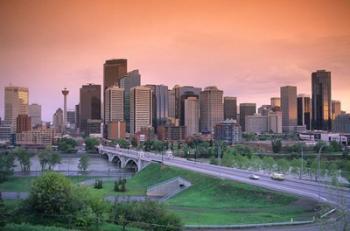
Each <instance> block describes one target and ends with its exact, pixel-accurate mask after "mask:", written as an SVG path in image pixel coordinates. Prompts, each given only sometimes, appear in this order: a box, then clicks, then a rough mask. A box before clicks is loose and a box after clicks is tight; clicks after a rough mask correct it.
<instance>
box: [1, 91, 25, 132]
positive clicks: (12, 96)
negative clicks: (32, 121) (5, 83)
mask: <svg viewBox="0 0 350 231" xmlns="http://www.w3.org/2000/svg"><path fill="white" fill-rule="evenodd" d="M28 101H29V92H28V88H25V87H14V86H9V87H5V110H4V111H5V121H6V123H8V124H10V126H11V131H12V132H15V131H16V126H17V116H18V115H27V114H28Z"/></svg>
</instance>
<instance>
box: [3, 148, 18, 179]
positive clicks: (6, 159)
mask: <svg viewBox="0 0 350 231" xmlns="http://www.w3.org/2000/svg"><path fill="white" fill-rule="evenodd" d="M14 162H15V157H14V155H13V154H12V153H9V152H5V153H1V154H0V182H4V181H5V180H7V177H8V176H10V175H12V174H13V167H14V166H15V165H14Z"/></svg>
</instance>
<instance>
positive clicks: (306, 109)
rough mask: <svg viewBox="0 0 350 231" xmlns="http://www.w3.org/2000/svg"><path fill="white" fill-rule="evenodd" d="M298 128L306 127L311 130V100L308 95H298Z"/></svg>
mask: <svg viewBox="0 0 350 231" xmlns="http://www.w3.org/2000/svg"><path fill="white" fill-rule="evenodd" d="M297 101H298V106H297V107H298V110H297V111H298V126H305V127H306V129H307V130H310V129H311V98H310V96H308V95H304V94H299V95H298V99H297Z"/></svg>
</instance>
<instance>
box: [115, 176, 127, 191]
mask: <svg viewBox="0 0 350 231" xmlns="http://www.w3.org/2000/svg"><path fill="white" fill-rule="evenodd" d="M114 192H126V179H119V180H118V181H115V182H114Z"/></svg>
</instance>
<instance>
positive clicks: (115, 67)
mask: <svg viewBox="0 0 350 231" xmlns="http://www.w3.org/2000/svg"><path fill="white" fill-rule="evenodd" d="M127 71H128V60H127V59H110V60H106V62H105V63H104V65H103V90H104V91H105V90H106V89H107V88H109V87H111V86H114V85H117V86H120V79H121V78H123V77H124V76H125V75H126V74H127Z"/></svg>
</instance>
